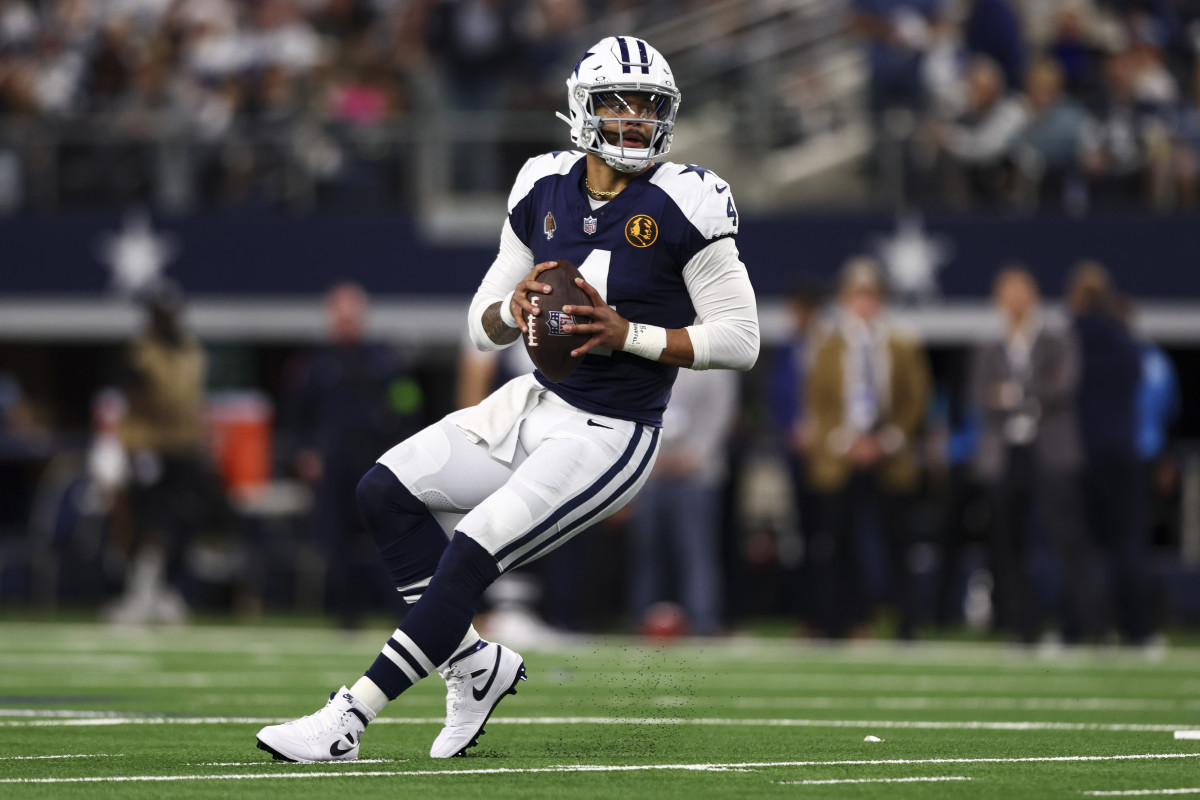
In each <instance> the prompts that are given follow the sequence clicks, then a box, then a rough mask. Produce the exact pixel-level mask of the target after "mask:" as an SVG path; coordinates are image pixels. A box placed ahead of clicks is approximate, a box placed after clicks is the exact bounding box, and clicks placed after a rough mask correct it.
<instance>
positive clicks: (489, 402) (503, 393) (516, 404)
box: [454, 373, 546, 464]
mask: <svg viewBox="0 0 1200 800" xmlns="http://www.w3.org/2000/svg"><path fill="white" fill-rule="evenodd" d="M545 392H546V387H544V386H542V385H541V384H540V383H538V381H537V379H536V378H534V377H533V374H532V373H531V374H529V375H521V376H520V377H517V378H513V379H512V380H511V381H509V382H508V383H506V384H504V385H503V386H501V387H500V388H499V389H497V390H496V391H494V392H492V393H491V394H490V395H488V396H487V397H486V398H484V400H483V402H481V403H480V404H479V405H477V406H474V407H472V408H468V409H466V410H465V411H462V412H461V413H460V414H459V417H458V419H456V420H455V421H454V424H455V425H457V426H458V427H459V429H460V430H462V432H463V433H465V434H466V435H467V438H468V439H470V440H471V441H472V442H481V441H482V442H486V443H487V446H488V454H489V455H491V456H492V457H493V458H496V459H499V460H500V461H503V462H504V463H505V464H511V463H512V461H513V458H514V457H515V456H516V453H517V440H518V438H519V437H520V433H521V421H522V420H523V419H525V415H526V414H528V413H529V412H530V411H531V410H532V409H533V407H534V406H535V405H537V401H538V398H540V397H541V396H542V394H544V393H545Z"/></svg>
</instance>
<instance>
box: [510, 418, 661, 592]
mask: <svg viewBox="0 0 1200 800" xmlns="http://www.w3.org/2000/svg"><path fill="white" fill-rule="evenodd" d="M659 432H660V431H659V429H658V428H655V429H654V434H653V436H652V437H651V439H650V446H649V447H647V448H646V453H645V455H643V456H642V463H640V464H638V468H637V469H636V470H634V473H633V474H632V475H630V476H629V478H628V479H626V481H625V482H624V483H622V484H621V486H620V487H619V488H618V489H617V490H616V491H615V492H613V493H612V494H611V495H609V496H608V499H607V500H605V501H604V502H603V503H601V504H600V505H598V506H596V508H595V509H594V510H593V511H592V512H591V513H589V514H586V515H585V516H583V517H581V518H580V519H577V520H575V521H574V522H573V523H571V526H570V527H569V528H564V529H563V530H561V531H559V532H558V533H556V534H554V535H553V536H551V537H550V538H549V539H547V540H546V541H545V542H543V543H542V544H541V546H540V547H538V548H537V549H535V550H533V551H531V552H529V553H526V554H525V555H524V556H522V557H521V558H519V559H517V560H516V561H515V562H513V565H512V566H511V567H509V569H515V568H516V567H519V566H521V565H522V564H527V563H529V562H530V561H533V560H534V559H536V558H537V557H538V556H540V555H541V554H542V553H545V552H546V551H547V550H552V549H554V547H556V546H557V544H558V543H559V542H561V541H563V540H564V539H566V538H570V537H571V536H573V535H574V534H575V533H576V532H577V531H580V530H583V529H584V528H586V527H587V526H589V525H591V524H592V522H593V520H595V519H596V518H597V517H599V516H600V515H601V514H603V513H604V511H605V510H606V509H607V508H608V507H609V506H610V505H612V503H613V502H614V501H616V500H617V499H618V498H619V497H620V496H621V495H623V494H625V492H627V491H629V487H630V486H633V484H634V483H635V482H636V481H637V479H638V478H639V477H641V474H642V472H644V471H645V469H646V466H647V465H648V464H649V463H650V459H651V458H652V457H653V456H654V450H655V448H656V447H657V446H658V434H659Z"/></svg>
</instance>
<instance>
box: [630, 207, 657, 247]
mask: <svg viewBox="0 0 1200 800" xmlns="http://www.w3.org/2000/svg"><path fill="white" fill-rule="evenodd" d="M625 238H626V239H628V240H629V243H630V244H631V245H633V246H634V247H649V246H650V245H652V244H654V242H655V240H656V239H658V223H657V222H655V221H654V220H652V219H650V217H648V216H646V215H645V214H638V215H637V216H636V217H633V218H632V219H630V220H629V222H626V223H625Z"/></svg>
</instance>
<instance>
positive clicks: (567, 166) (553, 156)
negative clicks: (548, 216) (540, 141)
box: [508, 150, 584, 211]
mask: <svg viewBox="0 0 1200 800" xmlns="http://www.w3.org/2000/svg"><path fill="white" fill-rule="evenodd" d="M583 157H584V154H583V153H581V152H579V151H577V150H559V151H557V152H555V153H543V154H542V155H540V156H534V157H533V158H531V159H529V160H528V161H526V162H525V166H523V167H521V171H520V172H518V173H517V179H516V180H515V181H514V182H513V188H512V192H511V193H510V194H509V195H508V210H509V211H512V210H513V207H514V206H516V204H517V203H519V202H521V200H523V199H524V198H525V195H527V194H529V191H530V190H531V189H533V185H534V184H535V183H537V182H538V181H540V180H541V179H542V178H545V177H548V176H550V175H566V174H567V173H568V172H570V171H571V168H572V167H574V166H575V164H576V163H578V161H579V159H581V158H583Z"/></svg>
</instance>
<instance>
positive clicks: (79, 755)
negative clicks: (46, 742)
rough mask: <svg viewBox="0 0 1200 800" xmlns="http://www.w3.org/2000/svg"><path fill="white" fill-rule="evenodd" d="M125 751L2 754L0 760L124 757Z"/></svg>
mask: <svg viewBox="0 0 1200 800" xmlns="http://www.w3.org/2000/svg"><path fill="white" fill-rule="evenodd" d="M124 756H125V754H124V753H67V754H64V755H57V756H0V761H42V760H45V759H48V758H123V757H124Z"/></svg>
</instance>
